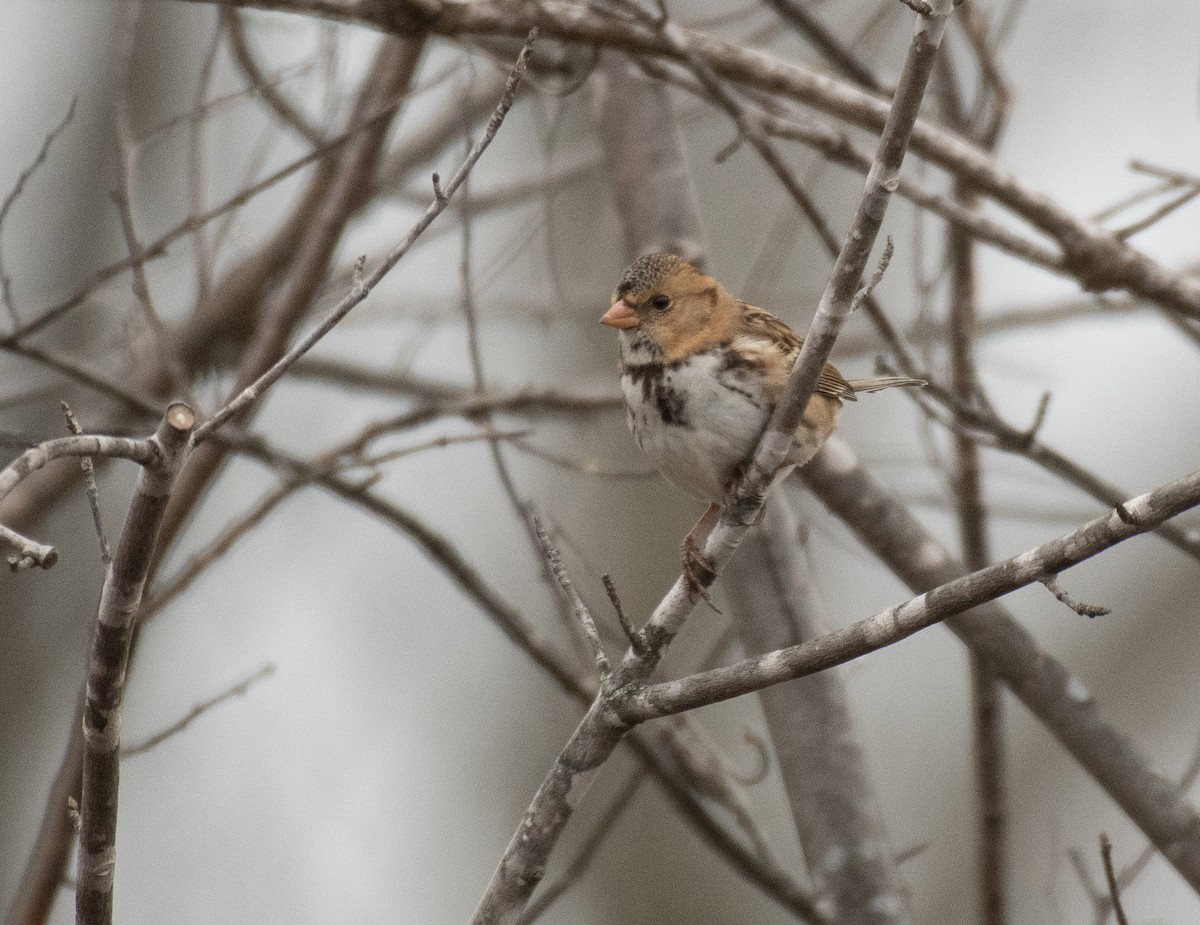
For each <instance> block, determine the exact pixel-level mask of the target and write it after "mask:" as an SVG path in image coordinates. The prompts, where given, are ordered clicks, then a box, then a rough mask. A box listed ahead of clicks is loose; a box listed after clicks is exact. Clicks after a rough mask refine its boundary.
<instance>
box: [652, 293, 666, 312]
mask: <svg viewBox="0 0 1200 925" xmlns="http://www.w3.org/2000/svg"><path fill="white" fill-rule="evenodd" d="M670 304H671V297H670V296H669V295H663V294H661V293H660V294H659V295H656V296H655V297H654V298H653V299H651V300H650V307H651V308H656V309H658V310H659V311H660V312H661V311H662V310H663V309H665V308H666V307H667V306H668V305H670Z"/></svg>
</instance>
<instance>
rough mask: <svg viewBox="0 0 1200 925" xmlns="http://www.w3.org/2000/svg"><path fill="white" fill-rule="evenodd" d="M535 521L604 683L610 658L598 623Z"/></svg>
mask: <svg viewBox="0 0 1200 925" xmlns="http://www.w3.org/2000/svg"><path fill="white" fill-rule="evenodd" d="M531 519H532V520H533V529H534V531H535V532H536V533H537V538H538V541H539V542H540V543H541V544H542V552H543V553H544V554H545V556H546V561H547V562H548V563H549V565H550V572H551V573H552V574H553V575H554V579H555V581H557V582H558V586H559V587H560V588H562V592H563V594H564V595H565V596H566V598H567V600H568V601H570V602H571V609H572V610H573V611H574V613H575V618H576V619H577V620H578V621H579V625H580V626H582V627H583V635H584V637H586V639H587V641H588V645H589V646H591V649H592V657H593V658H594V659H595V660H596V670H597V671H598V672H599V673H600V680H601V682H603V681H604V680H606V679H607V678H608V676H609V673H610V671H609V665H608V656H606V655H605V654H604V645H603V644H602V643H601V642H600V633H599V632H598V631H597V630H596V621H595V620H593V619H592V612H591V611H590V610H588V608H587V604H585V603H584V602H583V598H581V597H580V596H579V592H578V591H576V590H575V586H574V585H573V584H571V578H570V576H569V575H568V574H567V570H566V567H565V566H564V565H563V562H562V556H561V555H560V554H559V552H558V550H557V549H556V548H555V546H554V543H553V542H551V540H550V536H549V534H547V533H546V528H545V527H544V526H542V522H541V521H540V520H538V519H537V518H536V517H534V518H531Z"/></svg>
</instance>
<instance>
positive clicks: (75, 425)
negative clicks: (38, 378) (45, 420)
mask: <svg viewBox="0 0 1200 925" xmlns="http://www.w3.org/2000/svg"><path fill="white" fill-rule="evenodd" d="M60 404H61V405H62V410H63V415H64V416H65V417H66V419H67V429H68V430H70V431H71V433H73V434H75V435H76V436H81V435H82V434H83V428H82V427H80V426H79V421H78V420H77V419H76V418H75V412H74V411H72V410H71V406H70V405H68V404H67V403H66V402H65V401H63V402H60ZM79 467H80V468H81V469H82V470H83V487H84V489H85V490H86V491H87V498H88V507H90V508H91V509H92V524H93V526H95V528H96V537H97V538H98V539H99V540H100V561H101V562H103V563H104V565H105V566H106V567H107V566H108V564H109V563H110V562H112V548H111V547H110V546H109V545H108V537H107V536H106V535H105V533H104V521H103V519H102V518H101V516H100V492H99V490H98V489H97V488H96V467H95V466H94V465H92V457H90V456H81V457H79Z"/></svg>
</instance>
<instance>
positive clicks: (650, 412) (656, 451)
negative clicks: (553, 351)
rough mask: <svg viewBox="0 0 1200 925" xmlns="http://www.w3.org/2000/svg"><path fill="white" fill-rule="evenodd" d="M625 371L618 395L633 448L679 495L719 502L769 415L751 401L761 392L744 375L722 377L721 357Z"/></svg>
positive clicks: (710, 354) (756, 400)
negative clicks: (634, 443)
mask: <svg viewBox="0 0 1200 925" xmlns="http://www.w3.org/2000/svg"><path fill="white" fill-rule="evenodd" d="M633 359H634V357H632V356H628V355H627V362H629V361H630V360H633ZM637 359H641V358H640V357H639V358H637ZM626 370H627V371H626V372H625V373H624V374H623V375H622V376H621V388H622V390H623V391H624V393H625V404H626V406H627V408H628V411H629V427H630V429H631V430H632V431H633V436H634V439H636V440H637V443H638V446H640V447H641V448H642V450H643V451H644V452H645V453H646V455H647V456H649V457H650V459H651V460H652V461H653V463H654V465H655V466H657V467H658V469H659V470H660V471H661V472H662V474H663V475H664V476H666V477H667V478H668V479H669V480H670V481H672V482H674V483H675V484H676V485H678V486H679V487H680V488H682V489H683V490H684V491H686V492H688V493H689V494H691V495H693V496H694V497H697V498H700V499H702V500H704V501H714V502H719V501H721V499H722V498H723V496H724V494H725V489H726V487H727V486H728V484H729V482H730V480H731V479H732V478H733V477H734V475H735V474H736V469H737V466H738V464H739V463H742V462H743V461H745V460H746V459H747V458H748V457H749V456H750V453H751V452H752V451H753V449H754V446H755V443H756V442H757V440H758V437H759V434H760V433H761V432H762V428H763V425H764V424H765V423H766V418H767V410H768V409H767V408H766V407H765V406H764V404H763V403H762V402H761V400H760V399H759V398H757V397H756V396H761V391H760V390H758V389H755V388H754V386H755V383H754V382H752V381H747V380H746V379H745V372H744V371H743V372H742V373H741V374H735V373H732V372H730V371H729V370H726V369H724V368H723V363H722V354H721V353H720V352H719V351H712V352H708V353H702V354H697V355H696V356H694V357H691V358H690V359H688V360H685V361H683V362H680V363H677V364H671V365H662V364H658V363H646V364H643V365H630V366H627V367H626Z"/></svg>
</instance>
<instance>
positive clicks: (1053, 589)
mask: <svg viewBox="0 0 1200 925" xmlns="http://www.w3.org/2000/svg"><path fill="white" fill-rule="evenodd" d="M1038 581H1040V582H1041V583H1042V584H1043V585H1045V586H1046V590H1047V591H1049V592H1050V593H1051V594H1053V595H1054V596H1055V597H1056V598H1058V599H1059V600H1060V601H1061V602H1062V603H1063V604H1065V605H1066V606H1067V607H1070V608H1071V609H1072V610H1073V611H1075V612H1076V613H1077V614H1079V616H1081V617H1103V616H1106V615H1107V614H1110V613H1112V611H1111V610H1109V609H1108V608H1107V607H1101V606H1099V605H1098V604H1085V603H1083V602H1082V601H1077V600H1075V598H1073V597H1071V595H1069V594H1068V593H1067V592H1066V591H1065V590H1064V589H1063V588H1061V587H1060V586H1059V584H1058V575H1057V574H1055V575H1043V576H1042V577H1041V578H1039V579H1038Z"/></svg>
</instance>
